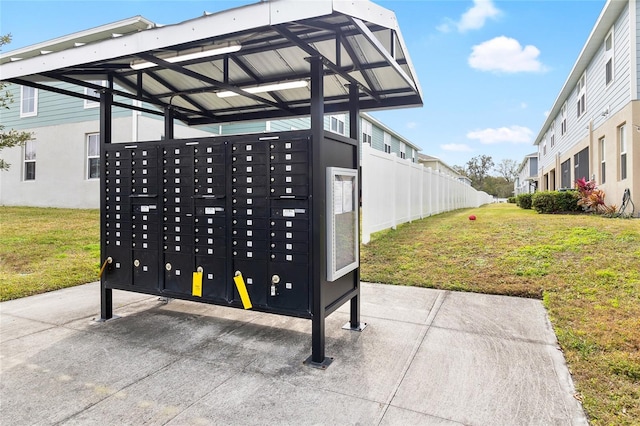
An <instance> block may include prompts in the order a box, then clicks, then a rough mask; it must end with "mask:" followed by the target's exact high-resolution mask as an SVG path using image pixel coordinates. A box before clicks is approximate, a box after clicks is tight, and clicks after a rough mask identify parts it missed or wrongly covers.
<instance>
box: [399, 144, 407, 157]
mask: <svg viewBox="0 0 640 426" xmlns="http://www.w3.org/2000/svg"><path fill="white" fill-rule="evenodd" d="M400 158H402V159H405V158H407V145H405V144H404V142H400Z"/></svg>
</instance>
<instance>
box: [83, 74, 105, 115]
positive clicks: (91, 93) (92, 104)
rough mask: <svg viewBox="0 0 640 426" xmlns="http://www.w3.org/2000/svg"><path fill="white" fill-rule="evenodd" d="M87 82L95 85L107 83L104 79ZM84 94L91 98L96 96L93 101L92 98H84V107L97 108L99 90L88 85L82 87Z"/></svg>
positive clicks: (98, 104)
mask: <svg viewBox="0 0 640 426" xmlns="http://www.w3.org/2000/svg"><path fill="white" fill-rule="evenodd" d="M87 83H91V84H95V85H97V86H103V87H105V86H106V85H107V82H106V81H104V80H93V81H88V82H87ZM84 94H85V95H87V96H91V97H92V98H96V100H95V101H93V100H89V99H85V100H84V107H85V108H97V107H99V106H100V91H99V90H96V89H92V88H90V87H85V88H84Z"/></svg>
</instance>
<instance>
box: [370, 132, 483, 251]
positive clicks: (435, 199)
mask: <svg viewBox="0 0 640 426" xmlns="http://www.w3.org/2000/svg"><path fill="white" fill-rule="evenodd" d="M361 165H362V242H363V243H365V244H366V243H368V242H369V241H370V240H371V234H372V233H374V232H378V231H382V230H383V229H388V228H394V229H395V227H396V226H397V225H399V224H401V223H405V222H410V221H412V220H416V219H422V218H424V217H427V216H431V215H434V214H438V213H443V212H447V211H451V210H456V209H462V208H468V207H479V206H481V205H483V204H488V203H491V202H493V197H492V196H491V195H489V194H487V193H486V192H481V191H477V190H475V189H474V188H472V187H471V186H470V185H468V184H466V183H464V182H462V181H460V180H458V179H456V178H453V177H451V176H448V175H445V174H442V173H440V172H437V171H434V170H431V168H430V167H424V166H423V165H422V164H416V163H413V162H411V161H410V160H403V159H400V158H398V157H397V156H396V155H395V154H387V153H385V152H382V151H378V150H376V149H373V148H371V147H370V146H369V145H368V144H362V162H361Z"/></svg>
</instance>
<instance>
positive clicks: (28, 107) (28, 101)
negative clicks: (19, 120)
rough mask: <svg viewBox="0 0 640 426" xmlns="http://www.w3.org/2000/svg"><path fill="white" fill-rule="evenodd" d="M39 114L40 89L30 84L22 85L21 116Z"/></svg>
mask: <svg viewBox="0 0 640 426" xmlns="http://www.w3.org/2000/svg"><path fill="white" fill-rule="evenodd" d="M34 115H38V89H34V88H33V87H29V86H21V87H20V117H33V116H34Z"/></svg>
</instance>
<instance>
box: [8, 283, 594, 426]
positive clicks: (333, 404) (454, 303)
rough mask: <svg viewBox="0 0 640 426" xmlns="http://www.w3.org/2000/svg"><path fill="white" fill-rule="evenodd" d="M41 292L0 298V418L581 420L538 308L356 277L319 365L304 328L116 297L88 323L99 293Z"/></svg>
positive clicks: (280, 320)
mask: <svg viewBox="0 0 640 426" xmlns="http://www.w3.org/2000/svg"><path fill="white" fill-rule="evenodd" d="M52 293H53V294H48V295H40V296H34V297H29V298H24V299H20V300H16V301H11V302H3V303H2V304H0V321H2V322H1V323H0V325H1V326H2V327H3V330H2V339H3V340H2V345H0V401H1V402H2V410H0V424H11V425H13V424H16V425H19V424H96V423H125V424H132V425H133V424H135V425H137V424H174V425H182V424H267V423H268V424H296V425H299V424H358V423H359V424H389V425H390V424H401V425H403V426H404V425H407V424H408V425H410V424H436V425H438V424H443V425H455V424H470V425H475V424H478V425H480V424H482V425H484V424H563V425H564V424H577V425H580V424H587V422H586V418H585V416H584V413H583V412H582V410H581V407H580V404H579V402H578V401H576V400H575V399H573V397H572V395H573V384H572V381H571V376H570V374H569V372H568V369H567V368H566V365H565V364H564V358H563V355H562V352H560V351H559V350H557V349H556V345H555V336H554V335H553V332H552V330H551V328H550V326H549V322H548V319H547V318H546V314H545V313H544V309H543V308H542V305H541V304H540V303H539V302H538V301H532V300H523V299H518V298H503V297H499V296H483V295H475V294H458V293H451V292H446V291H440V290H428V289H419V288H409V287H396V286H384V285H379V284H366V283H363V286H362V293H363V300H362V303H363V305H362V306H363V315H362V320H363V321H364V322H367V323H368V324H369V326H368V327H367V328H366V329H365V330H364V331H362V332H354V331H348V330H343V329H342V328H341V327H342V325H343V324H344V323H346V322H347V320H348V318H349V309H348V307H343V308H341V309H339V310H338V311H337V312H334V313H333V314H332V315H330V316H329V317H328V318H327V319H326V324H325V328H326V354H327V356H331V357H334V361H333V363H332V364H331V366H330V367H329V368H328V369H327V370H326V371H323V370H317V369H313V368H310V367H307V366H304V365H302V361H303V360H304V359H306V358H307V356H309V355H310V354H311V321H309V320H305V319H299V318H290V317H284V316H279V315H272V314H265V313H260V312H254V311H250V312H247V311H244V310H240V309H233V308H226V307H219V306H212V305H206V304H200V303H194V302H186V301H177V300H175V301H172V302H170V303H169V304H168V305H163V304H161V303H159V302H158V298H157V297H156V296H147V295H138V294H135V293H127V292H115V291H114V299H116V297H117V294H120V296H122V295H124V296H126V297H124V298H120V299H116V300H120V301H121V302H118V303H117V304H116V303H115V301H114V304H116V308H115V313H117V314H118V315H121V318H119V319H117V320H113V321H107V322H101V323H99V322H95V321H92V319H93V318H95V317H96V315H97V314H98V312H99V309H100V304H99V288H98V286H97V285H96V284H95V283H94V284H90V285H87V286H80V287H75V288H72V289H66V290H62V291H60V292H52ZM61 293H63V294H62V295H61ZM85 299H86V300H85ZM367 299H368V301H365V300H367ZM7 306H8V309H7ZM8 312H9V313H8ZM549 333H551V334H549Z"/></svg>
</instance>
